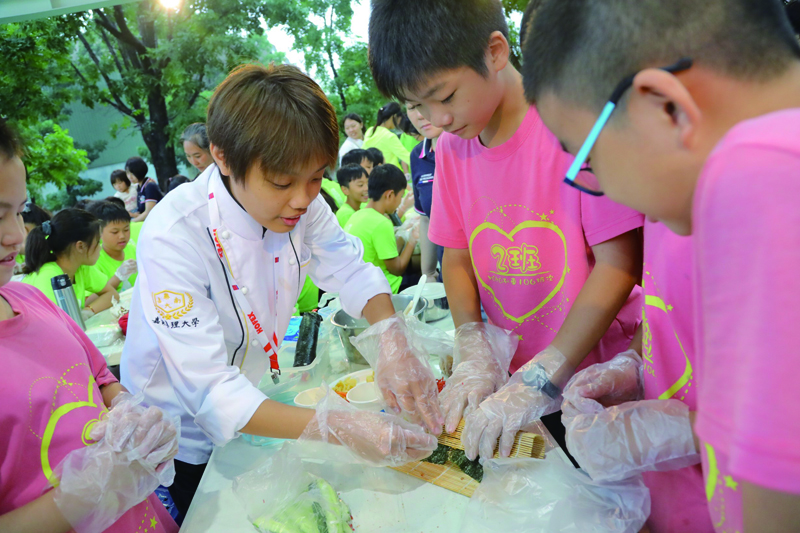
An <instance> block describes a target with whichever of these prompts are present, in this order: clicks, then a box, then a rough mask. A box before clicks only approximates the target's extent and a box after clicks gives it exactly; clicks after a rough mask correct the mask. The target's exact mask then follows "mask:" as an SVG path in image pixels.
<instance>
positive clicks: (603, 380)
mask: <svg viewBox="0 0 800 533" xmlns="http://www.w3.org/2000/svg"><path fill="white" fill-rule="evenodd" d="M642 371H643V367H642V358H641V357H639V354H638V353H636V352H635V351H633V350H628V351H627V352H623V353H621V354H619V355H617V356H615V357H614V358H613V359H611V360H610V361H607V362H605V363H598V364H596V365H592V366H590V367H587V368H585V369H583V370H581V371H580V372H578V373H577V374H575V375H574V376H572V379H570V380H569V383H567V386H566V387H564V401H563V403H562V405H561V409H562V410H563V411H564V412H565V413H570V414H572V411H574V412H575V413H578V412H583V411H586V412H592V410H593V407H592V406H591V404H588V406H585V404H586V402H587V400H588V401H591V400H593V401H595V402H597V403H599V404H601V405H602V406H603V407H611V406H612V405H619V404H621V403H625V402H631V401H636V400H641V399H643V398H644V376H643V375H642Z"/></svg>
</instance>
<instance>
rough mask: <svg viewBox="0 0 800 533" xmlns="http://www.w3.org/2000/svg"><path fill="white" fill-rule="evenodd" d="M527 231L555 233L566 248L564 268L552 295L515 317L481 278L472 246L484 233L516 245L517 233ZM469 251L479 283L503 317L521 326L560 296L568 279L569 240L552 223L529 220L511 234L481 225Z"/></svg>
mask: <svg viewBox="0 0 800 533" xmlns="http://www.w3.org/2000/svg"><path fill="white" fill-rule="evenodd" d="M526 229H537V230H542V231H548V232H553V233H555V234H556V235H557V236H558V237H559V238H560V239H561V243H562V244H563V246H564V268H563V269H562V271H561V277H560V278H559V280H558V283H556V285H555V287H553V289H552V290H551V291H550V293H549V294H548V295H547V296H546V297H545V298H544V299H543V300H542V301H540V302H538V303H537V304H536V305H535V306H534V307H533V309H531V310H530V311H528V312H526V313H525V314H524V315H522V316H515V315H513V314H511V313H510V312H509V311H508V310H506V308H505V307H504V306H503V302H501V301H500V299H499V298H498V297H497V295H496V294H495V292H494V289H493V288H492V287H491V286H490V285H489V284H488V283H486V281H485V280H484V279H483V277H482V276H481V272H480V270H479V269H478V267H477V265H476V264H475V254H474V252H473V249H472V244H473V242H475V239H476V238H477V237H478V235H480V234H481V233H482V232H484V231H494V232H497V233H499V234H500V235H502V236H503V237H505V238H506V239H507V240H508V241H509V242H511V243H514V242H515V241H514V236H515V235H516V234H517V233H519V232H520V231H523V230H526ZM469 249H470V257H471V260H472V269H473V271H474V272H475V276H476V278H477V279H478V282H479V283H480V284H481V285H482V286H483V288H484V289H486V290H487V291H488V292H489V294H491V295H492V298H493V299H494V301H495V303H496V304H497V306H498V307H499V308H500V311H502V313H503V315H504V316H505V317H506V318H508V319H509V320H513V321H514V322H518V323H520V324H521V323H523V322H525V320H527V319H528V318H530V317H531V316H533V315H535V314H536V313H537V312H538V311H539V310H540V309H541V308H542V307H544V306H545V305H547V302H549V301H550V300H552V299H553V297H554V296H555V295H556V294H558V291H560V290H561V287H562V286H563V285H564V279H565V278H566V275H567V239H566V237H564V233H563V232H562V231H561V228H559V227H558V226H556V225H555V224H553V223H552V222H548V221H533V220H527V221H525V222H522V223H520V224H518V225H517V226H516V227H515V228H514V229H512V230H511V231H510V232H506V231H505V230H503V229H502V228H501V227H500V226H498V225H497V224H493V223H491V222H484V223H483V224H481V225H480V226H478V227H476V228H475V229H474V230H473V231H472V235H471V236H470V239H469Z"/></svg>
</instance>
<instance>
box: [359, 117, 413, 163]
mask: <svg viewBox="0 0 800 533" xmlns="http://www.w3.org/2000/svg"><path fill="white" fill-rule="evenodd" d="M402 118H403V108H402V107H400V104H398V103H397V102H389V103H388V104H386V105H385V106H383V107H382V108H380V109H379V110H378V116H377V118H376V120H375V126H374V127H372V128H371V129H369V130H367V135H366V137H364V146H363V148H364V149H365V150H366V149H367V148H377V149H378V150H380V151H381V152H382V153H383V157H384V158H385V159H386V164H392V165H394V166H396V167H398V168H400V169H401V170H402V171H403V172H404V173H406V174H407V173H408V172H409V169H410V168H411V166H410V165H411V163H410V162H411V153H410V152H409V151H408V149H407V148H406V147H405V146H403V143H401V142H400V139H399V138H398V137H397V135H395V134H394V133H393V132H392V131H390V130H393V129H397V127H398V126H399V124H400V120H402Z"/></svg>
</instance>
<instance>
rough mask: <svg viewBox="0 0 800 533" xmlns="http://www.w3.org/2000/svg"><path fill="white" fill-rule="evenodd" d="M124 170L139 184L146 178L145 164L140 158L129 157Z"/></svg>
mask: <svg viewBox="0 0 800 533" xmlns="http://www.w3.org/2000/svg"><path fill="white" fill-rule="evenodd" d="M125 170H127V171H129V172H130V173H131V174H133V175H134V176H136V180H137V181H139V182H140V183H141V182H142V181H144V179H145V178H146V177H147V163H145V162H144V159H142V158H141V157H131V158H130V159H128V160H127V161H125Z"/></svg>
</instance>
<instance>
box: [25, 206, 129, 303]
mask: <svg viewBox="0 0 800 533" xmlns="http://www.w3.org/2000/svg"><path fill="white" fill-rule="evenodd" d="M100 248H101V247H100V222H99V221H98V220H97V218H96V217H95V216H94V215H92V214H91V213H87V212H86V211H84V210H82V209H64V210H63V211H60V212H59V213H58V214H56V215H55V216H54V217H53V219H52V220H48V221H46V222H44V223H43V224H42V225H41V226H39V227H36V228H33V230H31V232H30V233H29V234H28V238H27V240H26V241H25V278H24V279H23V280H22V282H23V283H27V284H29V285H33V286H34V287H36V288H37V289H39V290H40V291H42V292H43V293H44V295H45V296H47V297H48V298H50V300H52V301H53V302H55V301H56V298H55V294H54V292H53V288H52V286H51V284H50V280H51V279H52V278H54V277H55V276H60V275H64V274H66V275H68V276H69V277H70V279H71V280H72V284H73V289H74V291H75V297H76V298H77V300H78V305H79V306H80V307H81V309H84V310H85V311H86V313H87V315H88V316H91V315H92V314H94V313H97V312H99V311H103V310H104V309H108V308H109V307H111V299H112V297H114V296H115V295H117V291H116V290H114V288H113V287H109V286H108V284H107V281H108V280H106V279H104V278H103V277H102V276H100V275H99V274H98V273H97V271H96V270H94V269H92V268H90V267H91V266H92V265H94V264H95V263H96V262H97V257H98V255H99V254H100Z"/></svg>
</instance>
